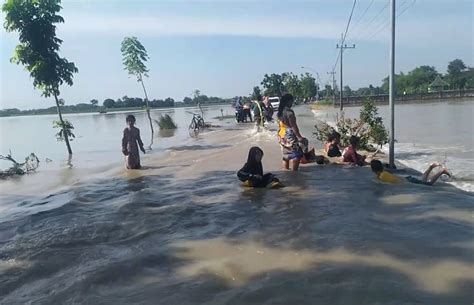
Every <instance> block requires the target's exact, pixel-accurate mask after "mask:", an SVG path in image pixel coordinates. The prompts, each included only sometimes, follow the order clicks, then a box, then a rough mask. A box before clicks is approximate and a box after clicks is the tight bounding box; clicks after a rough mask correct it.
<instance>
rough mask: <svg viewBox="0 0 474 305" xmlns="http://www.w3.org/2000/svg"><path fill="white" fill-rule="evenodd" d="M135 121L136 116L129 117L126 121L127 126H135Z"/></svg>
mask: <svg viewBox="0 0 474 305" xmlns="http://www.w3.org/2000/svg"><path fill="white" fill-rule="evenodd" d="M135 121H136V119H135V116H133V115H131V114H129V115H127V118H126V119H125V122H126V123H127V125H129V126H133V125H135Z"/></svg>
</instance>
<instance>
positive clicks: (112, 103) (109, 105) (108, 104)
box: [102, 98, 115, 108]
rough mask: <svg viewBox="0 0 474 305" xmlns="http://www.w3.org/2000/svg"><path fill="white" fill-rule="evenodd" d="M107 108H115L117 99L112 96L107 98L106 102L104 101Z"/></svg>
mask: <svg viewBox="0 0 474 305" xmlns="http://www.w3.org/2000/svg"><path fill="white" fill-rule="evenodd" d="M102 105H104V107H105V108H114V107H115V101H114V100H113V99H111V98H108V99H105V100H104V102H103V103H102Z"/></svg>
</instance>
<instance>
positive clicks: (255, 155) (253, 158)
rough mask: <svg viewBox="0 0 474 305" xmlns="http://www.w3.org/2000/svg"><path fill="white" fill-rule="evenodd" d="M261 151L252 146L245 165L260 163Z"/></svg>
mask: <svg viewBox="0 0 474 305" xmlns="http://www.w3.org/2000/svg"><path fill="white" fill-rule="evenodd" d="M262 158H263V150H262V149H261V148H260V147H257V146H254V147H252V148H250V150H249V155H248V157H247V163H258V162H262Z"/></svg>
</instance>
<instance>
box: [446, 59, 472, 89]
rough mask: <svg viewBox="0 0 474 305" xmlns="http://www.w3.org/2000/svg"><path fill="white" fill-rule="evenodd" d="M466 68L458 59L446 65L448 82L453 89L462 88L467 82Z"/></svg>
mask: <svg viewBox="0 0 474 305" xmlns="http://www.w3.org/2000/svg"><path fill="white" fill-rule="evenodd" d="M466 69H467V67H466V65H465V64H464V62H463V61H462V60H460V59H455V60H453V61H451V62H450V63H449V64H448V75H447V76H448V80H449V83H450V84H451V86H453V88H459V89H460V88H464V87H465V86H466V83H467V82H468V81H469V79H468V77H467V76H468V73H466V72H469V71H466Z"/></svg>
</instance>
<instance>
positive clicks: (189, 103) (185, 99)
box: [183, 96, 193, 105]
mask: <svg viewBox="0 0 474 305" xmlns="http://www.w3.org/2000/svg"><path fill="white" fill-rule="evenodd" d="M183 103H184V104H187V105H191V104H193V99H192V98H190V97H188V96H186V97H185V98H184V99H183Z"/></svg>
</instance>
